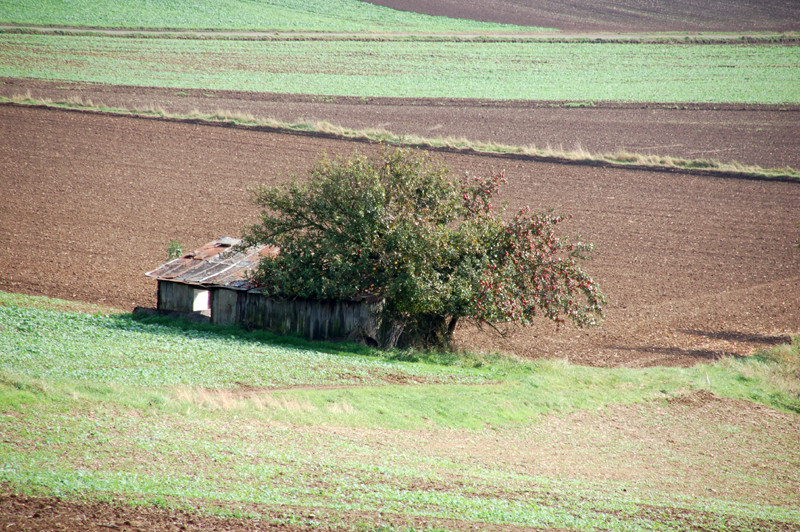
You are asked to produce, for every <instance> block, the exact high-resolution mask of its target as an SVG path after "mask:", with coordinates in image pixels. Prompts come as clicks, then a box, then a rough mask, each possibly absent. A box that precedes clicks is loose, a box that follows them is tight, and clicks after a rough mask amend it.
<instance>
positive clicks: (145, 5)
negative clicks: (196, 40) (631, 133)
mask: <svg viewBox="0 0 800 532" xmlns="http://www.w3.org/2000/svg"><path fill="white" fill-rule="evenodd" d="M0 23H6V24H8V23H13V24H33V25H43V26H74V27H95V28H133V29H146V28H147V29H200V30H204V29H207V30H259V31H302V32H321V31H332V32H374V31H404V32H443V33H454V32H478V33H498V32H501V33H502V32H512V31H525V30H527V31H532V30H545V29H547V28H525V27H520V26H512V25H506V24H494V23H484V22H477V21H474V20H463V19H452V18H447V17H435V16H429V15H423V14H419V13H413V12H408V11H397V10H394V9H389V8H386V7H382V6H376V5H373V4H369V3H366V2H360V1H357V0H324V1H314V2H309V1H307V0H270V1H255V2H254V1H249V0H172V1H170V2H161V1H159V2H154V1H149V0H104V1H103V2H93V1H91V0H70V1H65V0H38V1H36V2H19V1H17V0H0ZM551 31H555V30H551Z"/></svg>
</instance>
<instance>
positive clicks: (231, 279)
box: [145, 236, 278, 290]
mask: <svg viewBox="0 0 800 532" xmlns="http://www.w3.org/2000/svg"><path fill="white" fill-rule="evenodd" d="M239 243H241V240H240V239H238V238H231V237H227V236H226V237H222V238H218V239H217V240H215V241H213V242H209V243H208V244H206V245H204V246H202V247H201V248H200V249H198V250H195V251H194V252H193V253H187V254H186V255H184V256H182V257H178V258H177V259H175V260H171V261H169V262H168V263H166V264H163V265H161V266H160V267H159V268H156V269H155V270H153V271H151V272H147V273H146V274H145V275H147V276H149V277H153V278H155V279H158V280H159V281H174V282H178V283H185V284H193V285H199V286H222V287H227V288H235V289H239V290H247V289H249V288H252V287H253V283H252V282H251V281H252V279H251V276H252V272H254V271H255V270H256V268H258V263H259V261H260V260H261V258H262V257H274V256H276V255H277V254H278V248H276V247H274V246H253V247H250V248H246V249H244V250H239V249H238V248H236V247H235V246H236V245H238V244H239Z"/></svg>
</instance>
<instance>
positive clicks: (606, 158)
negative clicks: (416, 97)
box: [0, 95, 800, 184]
mask: <svg viewBox="0 0 800 532" xmlns="http://www.w3.org/2000/svg"><path fill="white" fill-rule="evenodd" d="M0 105H11V106H20V107H32V108H41V109H51V110H60V111H67V112H78V113H91V114H99V115H105V116H122V117H128V118H139V119H149V120H160V121H165V122H174V123H188V124H196V125H207V126H216V127H227V128H237V129H242V130H248V131H264V132H271V133H281V134H291V135H301V136H308V137H318V138H327V139H334V140H348V141H354V142H362V143H367V144H390V145H397V146H404V147H409V148H417V149H424V150H428V151H433V152H441V153H454V154H466V155H480V156H487V157H496V158H504V159H514V160H526V161H536V162H544V163H554V164H565V165H577V166H591V167H602V168H614V169H626V170H638V171H652V172H667V173H681V174H689V175H699V176H709V177H725V178H738V179H751V180H760V181H780V182H789V183H798V184H800V170H797V169H794V168H792V167H788V166H787V167H785V168H768V169H765V168H762V167H760V166H755V165H743V164H740V163H737V162H731V163H721V162H719V161H716V160H713V159H690V160H689V159H682V158H677V157H671V156H659V155H645V154H637V153H628V152H621V151H620V152H616V153H604V154H597V153H594V154H593V153H590V152H588V151H586V150H582V149H576V150H573V151H560V150H559V151H556V150H553V149H552V148H545V149H541V148H536V147H535V146H527V147H525V146H510V145H504V144H497V143H479V142H473V141H469V140H467V139H453V138H425V137H418V136H411V135H398V134H395V133H392V132H390V131H385V130H376V129H362V130H353V129H347V128H343V127H340V126H336V125H334V124H330V123H328V122H313V123H311V122H297V123H288V122H280V121H277V120H273V119H258V118H255V117H253V116H252V115H248V114H244V113H234V112H230V111H223V110H218V111H216V112H214V113H208V114H204V113H199V112H197V113H191V114H188V115H179V114H172V113H168V112H166V111H164V110H163V109H160V108H155V107H154V108H150V109H144V110H142V109H124V108H114V107H107V106H104V105H99V104H98V105H96V104H94V103H92V102H91V101H87V102H83V101H82V100H81V99H80V98H73V99H71V100H68V101H52V100H48V99H44V100H40V99H34V98H31V97H30V96H27V95H25V96H22V95H17V96H12V97H11V98H8V97H3V96H0Z"/></svg>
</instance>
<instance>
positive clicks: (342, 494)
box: [0, 292, 800, 530]
mask: <svg viewBox="0 0 800 532" xmlns="http://www.w3.org/2000/svg"><path fill="white" fill-rule="evenodd" d="M66 305H68V304H67V303H65V302H61V301H57V300H49V299H45V298H31V297H26V296H17V295H12V294H5V293H2V292H0V331H2V334H1V335H0V352H2V353H3V356H2V358H1V359H0V484H2V485H4V486H6V489H12V490H14V491H17V492H20V493H28V494H34V495H37V494H43V495H56V496H60V497H96V498H101V499H109V500H116V501H119V500H122V501H129V502H130V503H135V504H156V505H161V506H170V507H177V508H189V509H197V510H199V511H203V512H205V511H210V509H213V508H216V509H217V510H215V511H216V512H218V513H219V512H222V513H223V514H228V515H244V516H248V517H253V518H256V519H263V520H265V521H268V522H279V523H295V524H298V523H299V524H302V525H303V526H315V525H317V526H319V525H327V524H330V523H348V522H350V523H352V521H347V519H349V517H348V516H352V515H355V516H356V517H358V518H359V523H358V524H357V525H353V527H352V528H354V529H358V526H361V527H365V526H366V527H367V528H370V527H372V528H374V527H377V526H381V525H383V524H385V521H384V519H385V518H386V516H387V515H388V516H392V515H394V516H397V517H398V518H399V520H400V522H403V521H404V520H405V519H434V520H435V519H452V520H458V521H459V522H462V523H471V524H474V525H475V526H487V525H522V526H529V527H542V528H568V529H579V530H602V529H613V530H669V529H672V530H674V529H691V528H703V529H707V530H723V529H725V530H731V529H740V530H750V529H764V528H776V527H778V528H781V527H782V528H785V529H789V528H793V527H796V526H797V525H800V512H798V511H797V510H796V509H792V502H791V501H793V492H791V491H790V490H789V492H788V494H787V495H785V496H782V495H780V493H781V492H782V490H787V489H788V488H786V486H784V485H783V484H782V482H783V481H782V480H780V479H779V478H777V477H772V476H770V474H762V473H760V472H758V471H753V470H750V469H746V468H744V469H741V470H740V469H738V468H737V467H733V468H731V469H730V470H729V469H728V468H725V469H724V470H720V469H719V468H718V467H716V462H714V461H713V459H712V460H711V461H710V462H708V463H706V462H705V461H704V460H706V459H705V458H704V455H703V453H698V454H697V455H685V454H683V451H681V452H678V453H677V454H675V455H674V456H668V457H667V458H668V459H669V460H670V463H671V464H672V467H674V468H675V472H673V471H672V468H670V469H667V470H664V471H660V472H659V475H658V480H657V481H655V479H654V480H653V481H649V480H647V478H646V477H643V478H638V479H636V478H633V479H630V480H628V481H620V480H602V477H603V475H599V476H598V477H596V478H597V480H592V478H585V477H583V476H582V475H580V474H571V473H566V474H557V473H552V472H551V473H549V474H548V473H546V471H547V470H548V468H547V467H541V466H536V464H526V463H525V462H520V459H522V456H523V455H518V453H519V452H520V451H521V450H523V449H535V448H537V447H539V446H542V445H555V446H556V447H555V448H557V449H562V450H563V451H564V452H569V453H576V452H577V453H579V454H577V455H575V456H574V458H575V459H579V460H582V459H580V458H579V456H583V455H582V454H580V453H583V452H589V453H591V452H598V451H599V452H601V453H604V456H606V457H607V458H608V459H612V460H617V459H618V458H615V457H625V463H626V464H627V463H628V460H629V459H630V457H631V456H637V457H641V456H642V453H644V454H645V455H646V454H647V453H648V452H649V447H650V446H651V445H652V444H651V443H647V442H641V441H639V440H638V439H636V438H635V437H634V438H632V439H630V440H628V439H623V440H622V441H614V442H611V441H608V442H605V443H603V442H602V441H601V440H603V438H605V437H606V436H605V435H604V434H605V432H604V429H603V427H602V426H598V427H597V428H596V429H592V428H587V430H589V431H590V433H588V434H584V435H575V434H572V433H571V432H570V431H567V432H566V433H565V434H563V435H561V436H558V437H556V436H554V435H553V434H551V433H550V432H537V427H538V426H539V422H540V420H541V419H542V416H551V417H552V416H556V417H555V418H554V419H557V418H558V417H559V416H565V415H567V414H568V413H569V412H575V413H580V412H584V413H585V414H583V415H584V416H586V415H588V416H590V417H591V416H594V415H602V414H599V412H602V411H603V409H607V408H617V407H620V405H627V406H623V408H629V409H632V410H630V411H629V415H637V416H639V417H640V418H641V420H642V422H643V423H645V424H647V425H652V426H653V427H658V429H657V430H658V432H657V434H659V435H660V434H662V431H666V433H667V434H669V433H670V431H673V430H682V431H685V430H686V424H687V423H689V424H691V423H692V421H691V420H687V419H686V418H684V417H680V416H679V417H676V418H670V417H664V414H663V413H659V412H661V410H659V408H660V407H658V405H666V403H665V399H670V398H676V399H679V400H680V399H681V398H683V397H686V394H687V393H689V394H691V393H692V392H693V391H697V390H705V392H703V393H708V391H710V392H713V393H714V394H716V395H717V396H721V397H734V398H741V399H747V400H753V401H758V402H762V403H765V404H767V405H770V406H772V407H775V408H778V409H781V410H785V411H789V412H792V411H793V412H800V396H798V389H797V387H796V385H797V381H798V378H797V374H796V371H797V369H798V367H800V338H798V339H796V341H795V344H794V345H793V346H783V347H780V348H776V349H775V350H773V351H770V352H766V353H764V354H762V355H761V356H759V357H753V358H750V359H745V360H727V361H722V362H718V363H716V364H713V365H702V366H696V367H693V368H650V369H641V370H632V369H614V370H609V369H596V368H583V367H577V366H571V365H569V364H566V363H563V362H558V361H522V360H518V359H515V358H513V357H507V356H500V355H494V356H489V355H474V354H467V353H463V354H453V353H449V354H448V353H445V354H443V353H408V352H379V351H374V350H369V349H366V348H363V347H359V346H348V345H336V346H334V345H325V344H312V343H309V342H302V341H299V340H293V339H280V338H278V337H274V336H271V335H268V334H266V333H255V332H245V331H242V330H239V329H235V328H214V327H210V326H202V325H196V324H189V323H185V322H171V321H169V320H165V319H155V318H145V317H141V316H134V315H129V314H121V315H120V314H117V315H105V314H91V315H90V314H80V313H74V312H62V311H56V310H48V307H53V308H64V307H65V306H66ZM792 372H795V373H792ZM793 375H794V376H793ZM403 380H404V382H406V383H407V384H406V385H403V386H399V385H396V384H390V383H391V382H399V381H403ZM285 386H299V388H290V389H286V388H285ZM311 386H313V387H311ZM615 405H616V406H615ZM653 408H656V410H653ZM637 412H638V414H637ZM594 413H598V414H594ZM776 415H778V416H779V417H780V416H786V415H789V416H793V415H794V414H781V413H776ZM742 426H743V427H744V426H747V425H746V424H744V425H742ZM734 428H735V429H736V430H742V429H741V428H736V427H734ZM595 430H596V431H597V433H596V434H595V433H594V432H591V431H595ZM617 434H618V436H617V437H622V436H620V435H621V434H623V433H617ZM731 434H732V433H731V427H730V426H729V425H728V424H726V422H723V423H712V424H711V425H710V426H703V427H702V429H701V434H698V435H697V436H696V437H695V436H686V437H687V438H689V439H688V440H686V441H683V442H682V445H683V446H684V447H681V449H684V448H685V446H692V445H702V442H701V440H704V439H707V438H712V439H715V441H723V442H727V443H725V445H727V450H726V451H725V452H726V454H728V455H729V456H734V455H732V454H729V453H732V452H734V453H735V452H738V450H737V449H738V448H735V447H731V443H730V442H731V441H732V440H731ZM754 434H755V433H754ZM583 437H586V438H588V439H590V440H591V439H597V440H598V446H597V447H594V446H593V445H588V446H587V445H585V444H581V443H580V442H579V441H578V440H577V439H576V438H578V439H580V438H583ZM743 437H744V436H743ZM554 438H555V439H554ZM559 438H563V440H560V439H559ZM759 438H763V435H762V436H758V437H755V438H753V439H747V438H744V441H747V445H746V447H747V452H748V453H750V452H765V453H766V452H768V453H769V456H768V457H767V456H764V457H763V459H764V460H768V461H769V462H771V463H777V464H784V465H785V467H786V468H787V469H786V471H792V468H793V466H792V465H791V464H793V463H794V462H796V461H798V460H800V456H798V453H797V450H796V446H793V445H790V444H789V443H787V442H788V441H789V440H791V439H792V435H791V434H787V435H785V436H784V435H781V434H775V435H772V436H770V437H769V440H768V441H762V440H761V439H759ZM784 440H787V441H784ZM603 441H604V440H603ZM737 441H738V440H737ZM603 445H611V446H612V448H611V449H608V448H605V447H603ZM470 449H472V450H470ZM482 449H483V451H481V450H482ZM592 449H596V451H592ZM476 451H477V454H475V452H476ZM526 452H529V451H526ZM662 452H663V451H662ZM654 457H655V459H662V458H663V457H662V458H659V457H658V455H657V454H656V455H654ZM529 459H532V458H529ZM583 459H586V460H590V461H591V460H592V459H593V457H592V455H591V454H589V455H586V456H585V457H584V458H583ZM553 461H554V462H557V461H558V460H557V459H556V457H553ZM548 462H549V460H545V461H544V462H543V465H544V464H547V463H548ZM726 463H730V462H726ZM574 465H575V464H573V465H572V466H570V467H574ZM697 467H700V468H703V469H701V470H700V472H698V471H697V470H696V469H695V468H697ZM781 467H782V466H781ZM682 468H685V469H686V472H684V473H681V472H680V471H683V469H682ZM703 472H705V474H708V475H712V476H714V478H717V477H719V481H720V482H723V483H725V485H728V486H731V487H735V488H736V489H740V487H741V486H757V487H758V490H763V491H759V493H764V494H768V495H769V497H770V500H772V501H774V504H767V503H764V502H762V501H761V500H760V499H759V497H755V496H754V497H747V496H744V495H738V496H734V495H731V494H725V495H713V494H711V495H708V494H710V492H708V491H707V490H706V491H705V493H706V495H702V496H697V495H696V494H695V493H693V492H692V491H691V487H690V486H689V487H687V486H684V483H685V482H686V481H687V479H688V478H689V477H683V476H681V475H682V474H685V475H689V476H690V477H691V478H693V479H696V478H700V479H702V478H703ZM781 478H783V477H781ZM690 484H691V482H690ZM720 489H721V490H722V488H720ZM276 510H277V511H278V513H279V514H280V515H282V517H278V516H277V515H278V514H276ZM293 512H294V513H293ZM309 513H314V514H316V515H317V516H318V517H315V518H309V517H308V514H309ZM389 524H391V521H390V522H389ZM362 529H363V528H362Z"/></svg>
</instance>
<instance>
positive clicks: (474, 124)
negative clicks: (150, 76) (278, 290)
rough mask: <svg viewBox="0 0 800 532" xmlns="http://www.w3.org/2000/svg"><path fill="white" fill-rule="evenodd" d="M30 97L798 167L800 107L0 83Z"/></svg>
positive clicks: (0, 90)
mask: <svg viewBox="0 0 800 532" xmlns="http://www.w3.org/2000/svg"><path fill="white" fill-rule="evenodd" d="M28 92H30V94H31V96H33V97H36V98H50V99H52V100H55V101H63V100H68V99H70V98H80V99H81V100H82V101H84V102H88V101H92V102H93V103H95V104H105V105H108V106H112V107H122V108H128V109H130V108H139V109H147V108H151V107H160V108H162V109H164V110H165V111H168V112H172V113H189V112H191V111H193V110H199V111H202V112H205V113H211V112H214V111H217V110H220V109H222V110H226V111H234V112H245V113H249V114H252V115H253V116H256V117H259V118H274V119H276V120H281V121H285V122H294V121H302V120H308V121H318V120H325V121H328V122H331V123H333V124H335V125H339V126H343V127H347V128H351V129H364V128H380V129H386V130H389V131H391V132H393V133H397V134H401V135H419V136H423V137H431V138H433V137H455V138H462V137H463V138H467V139H469V140H473V141H483V142H497V143H502V144H512V145H523V146H528V145H532V144H533V145H535V146H537V147H539V148H545V147H547V146H550V147H552V148H554V149H559V148H563V149H564V150H574V149H575V148H576V147H578V146H580V147H581V148H583V149H585V150H588V151H590V152H593V153H596V152H603V153H606V152H614V151H617V150H620V149H624V150H627V151H630V152H635V153H654V154H657V155H671V156H674V157H684V158H689V159H699V158H708V159H717V160H720V161H722V162H731V161H738V162H741V163H744V164H757V165H759V166H762V167H764V168H777V167H784V166H792V167H794V168H800V106H797V105H794V106H766V105H762V106H758V105H747V106H745V105H731V104H713V105H712V104H689V105H683V104H681V105H678V104H645V103H625V104H623V103H611V102H607V103H596V104H594V105H593V106H592V107H574V106H573V105H574V102H573V103H570V102H542V101H492V100H462V99H453V100H446V99H425V98H419V99H408V98H370V99H369V100H367V101H365V100H364V99H361V98H348V97H320V96H302V95H282V94H270V93H253V92H236V91H209V90H191V89H182V90H178V89H162V88H148V87H123V86H112V85H102V84H81V83H68V82H55V81H44V80H27V79H11V78H4V79H0V96H7V97H11V96H14V95H18V94H26V93H28Z"/></svg>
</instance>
